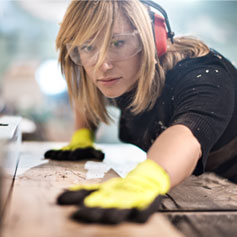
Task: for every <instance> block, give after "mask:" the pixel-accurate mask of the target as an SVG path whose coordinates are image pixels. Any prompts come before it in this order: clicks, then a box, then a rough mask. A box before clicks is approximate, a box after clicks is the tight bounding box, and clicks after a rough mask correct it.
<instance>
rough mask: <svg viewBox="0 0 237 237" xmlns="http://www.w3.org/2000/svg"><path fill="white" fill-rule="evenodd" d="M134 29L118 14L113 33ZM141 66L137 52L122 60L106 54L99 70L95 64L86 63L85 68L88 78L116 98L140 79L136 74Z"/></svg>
mask: <svg viewBox="0 0 237 237" xmlns="http://www.w3.org/2000/svg"><path fill="white" fill-rule="evenodd" d="M133 31H134V29H133V28H132V26H131V25H130V24H129V22H128V21H127V19H126V18H125V17H124V16H123V15H122V14H118V17H117V18H116V20H115V23H114V28H113V35H120V34H126V33H132V32H133ZM98 40H100V39H98ZM101 40H103V36H101ZM139 66H140V54H139V53H137V54H136V55H134V56H132V57H129V58H125V59H123V60H122V61H120V60H119V61H116V60H111V59H110V57H107V55H106V57H105V60H104V61H103V63H102V64H101V66H100V67H99V68H98V70H95V69H94V68H95V65H92V66H91V65H90V66H88V65H85V66H84V69H85V71H86V74H87V78H88V79H89V80H92V81H93V83H94V85H95V86H96V87H97V88H98V89H99V90H100V91H101V92H102V93H103V94H104V96H106V97H109V98H116V97H119V96H121V95H123V94H124V93H125V92H128V91H130V90H131V89H132V88H133V87H134V85H135V83H136V81H137V80H138V78H137V76H136V74H137V72H138V70H139Z"/></svg>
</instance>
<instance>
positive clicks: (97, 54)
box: [65, 29, 143, 66]
mask: <svg viewBox="0 0 237 237" xmlns="http://www.w3.org/2000/svg"><path fill="white" fill-rule="evenodd" d="M130 35H132V36H135V35H139V32H138V30H136V29H135V30H133V32H127V33H121V34H114V35H113V37H116V36H130ZM113 37H112V39H113ZM112 39H111V40H112ZM138 41H139V47H138V49H137V50H136V52H134V53H133V54H132V55H130V56H129V57H127V58H126V59H129V58H131V57H133V56H135V55H137V54H138V53H140V52H141V51H142V49H143V46H142V43H141V39H140V37H139V36H138ZM86 42H87V41H86ZM82 45H83V44H82ZM82 45H75V46H73V44H71V43H66V45H65V46H66V49H67V52H68V54H67V55H68V56H69V57H70V59H71V60H72V62H73V63H75V64H76V65H78V66H85V65H90V66H92V65H95V64H96V62H97V60H98V56H99V50H97V51H96V53H95V55H94V57H96V60H95V63H93V64H83V63H81V62H80V61H79V60H80V57H78V58H79V59H78V60H76V59H75V57H73V56H72V52H73V51H74V50H75V48H78V47H82ZM77 50H78V49H77ZM108 53H109V52H107V54H108ZM78 55H79V56H80V53H79V52H78ZM110 60H111V62H119V61H123V60H124V59H116V60H115V59H113V60H112V59H110Z"/></svg>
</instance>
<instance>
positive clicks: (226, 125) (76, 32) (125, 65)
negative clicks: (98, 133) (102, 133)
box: [46, 0, 237, 223]
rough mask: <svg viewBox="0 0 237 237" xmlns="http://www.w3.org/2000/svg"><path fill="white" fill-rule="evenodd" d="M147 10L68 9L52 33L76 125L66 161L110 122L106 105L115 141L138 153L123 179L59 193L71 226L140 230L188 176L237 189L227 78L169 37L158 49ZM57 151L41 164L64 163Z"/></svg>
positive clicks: (222, 63)
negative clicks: (114, 117)
mask: <svg viewBox="0 0 237 237" xmlns="http://www.w3.org/2000/svg"><path fill="white" fill-rule="evenodd" d="M151 4H153V5H152V6H154V3H152V2H151V1H142V2H141V1H139V0H129V1H115V0H101V1H73V2H72V3H71V4H70V6H69V8H68V10H67V12H66V14H65V17H64V19H63V22H62V24H61V27H60V31H59V33H58V36H57V40H56V44H57V49H58V50H59V52H60V56H59V61H60V63H61V67H62V71H63V73H64V74H65V77H66V80H67V84H68V92H69V95H70V98H71V103H72V106H73V108H74V111H75V121H76V132H75V133H74V135H73V137H72V141H71V143H70V144H69V145H68V146H67V147H64V148H63V149H62V150H63V151H65V152H67V154H69V153H70V152H71V151H73V152H74V153H73V152H71V153H73V154H74V158H73V159H75V154H79V153H75V152H78V151H82V150H83V148H88V147H90V149H92V150H93V131H94V130H95V128H96V126H97V125H98V123H99V122H100V121H103V122H105V123H108V122H109V115H108V113H107V111H106V105H108V104H113V105H115V106H117V107H118V108H119V109H120V110H121V118H120V139H121V140H122V141H124V142H128V143H132V144H135V145H137V146H139V147H140V148H142V149H143V150H145V151H146V152H147V160H146V161H144V162H142V163H140V164H139V165H138V166H137V167H136V168H135V169H134V170H133V171H132V172H130V173H129V174H128V175H127V177H126V178H125V179H121V178H117V179H112V180H110V181H108V182H106V183H104V184H99V185H92V186H80V185H79V186H78V187H74V188H72V189H70V190H69V191H66V192H65V193H63V194H62V195H61V196H60V197H59V199H58V202H59V203H60V204H79V203H80V204H81V205H82V207H81V208H80V210H79V211H78V212H76V213H75V215H74V217H75V218H76V219H80V220H87V221H92V222H110V223H118V222H121V221H123V220H134V221H145V220H146V219H147V218H148V217H149V216H150V215H151V214H152V213H153V212H155V211H156V210H157V203H158V202H159V200H160V195H162V194H165V193H166V192H168V190H169V189H170V188H172V187H174V186H175V185H177V184H179V183H180V182H182V181H183V180H184V179H185V178H187V177H188V176H190V175H191V174H195V175H199V174H202V173H203V172H205V171H214V172H216V173H217V174H220V175H223V176H224V177H228V178H229V179H230V180H232V181H235V182H236V180H237V174H236V171H235V170H236V153H237V151H236V143H237V139H236V134H237V124H236V116H237V103H236V98H237V96H236V91H237V90H236V88H237V72H236V69H235V68H234V67H233V66H232V65H231V64H230V63H229V62H228V61H227V60H226V59H225V58H224V57H223V56H221V55H220V54H219V53H217V52H215V51H212V50H210V49H209V48H208V47H207V46H206V45H205V44H204V43H203V42H201V41H198V40H196V39H193V38H188V37H179V38H178V37H177V38H174V39H173V38H172V37H173V35H172V34H171V32H169V34H168V36H169V37H170V39H165V45H164V47H163V46H162V48H160V45H163V43H164V42H163V38H164V33H162V30H161V31H159V30H158V31H156V30H157V28H156V24H160V25H159V26H162V24H164V22H162V23H157V22H158V21H159V20H160V21H162V20H161V19H160V18H159V17H157V16H156V17H155V18H154V19H155V20H154V22H153V24H152V23H151V18H150V16H151V15H153V17H154V14H153V13H152V12H151V11H150V8H149V5H151ZM157 19H158V21H157ZM154 24H155V26H153V25H154ZM166 25H167V26H169V25H168V22H167V21H166ZM153 27H154V29H153ZM161 28H162V27H161ZM153 31H154V34H155V41H156V42H155V41H154V36H153ZM157 32H158V33H157ZM159 33H160V34H159ZM165 35H166V33H165ZM172 41H173V42H172ZM166 44H167V45H166ZM226 151H228V152H226ZM60 152H61V151H60ZM60 152H59V151H57V152H54V151H53V152H52V151H50V152H48V153H46V157H51V158H52V159H58V158H59V157H60V159H62V158H63V157H64V158H65V156H64V155H65V154H66V153H65V152H61V153H60ZM59 153H60V154H61V156H60V155H58V154H59ZM62 154H64V155H62Z"/></svg>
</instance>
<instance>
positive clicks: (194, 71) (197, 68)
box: [166, 50, 237, 85]
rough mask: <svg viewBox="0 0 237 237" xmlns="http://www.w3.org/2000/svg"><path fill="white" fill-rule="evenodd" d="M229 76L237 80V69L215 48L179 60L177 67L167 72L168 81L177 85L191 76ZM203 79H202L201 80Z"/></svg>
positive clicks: (212, 77)
mask: <svg viewBox="0 0 237 237" xmlns="http://www.w3.org/2000/svg"><path fill="white" fill-rule="evenodd" d="M217 77H218V78H220V77H223V78H228V80H232V81H235V82H234V83H235V84H236V82H237V70H236V68H235V67H234V66H233V65H232V64H231V63H230V61H229V60H228V59H226V58H225V57H224V56H222V55H221V54H220V53H218V52H217V51H215V50H210V52H209V53H208V54H206V55H205V56H201V57H196V58H186V59H183V60H181V61H179V62H178V63H177V64H176V65H175V67H174V68H173V69H171V70H169V71H168V72H167V74H166V83H167V84H173V85H177V84H180V83H182V82H185V81H186V80H190V78H192V79H194V78H198V79H204V78H205V80H215V79H216V78H217ZM200 81H201V80H200Z"/></svg>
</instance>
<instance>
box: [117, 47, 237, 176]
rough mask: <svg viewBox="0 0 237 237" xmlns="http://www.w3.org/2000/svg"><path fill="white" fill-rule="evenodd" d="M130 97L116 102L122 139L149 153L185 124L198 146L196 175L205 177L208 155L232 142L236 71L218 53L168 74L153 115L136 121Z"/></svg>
mask: <svg viewBox="0 0 237 237" xmlns="http://www.w3.org/2000/svg"><path fill="white" fill-rule="evenodd" d="M133 93H134V92H133V91H131V92H129V93H126V94H124V95H122V96H121V97H118V98H117V99H116V104H117V106H118V107H119V108H120V109H121V117H120V129H119V137H120V139H121V140H122V141H123V142H127V143H132V144H134V145H137V146H138V147H140V148H141V149H143V150H144V151H147V150H148V149H149V148H150V146H151V145H152V143H153V142H154V140H155V139H156V138H157V137H158V136H159V135H160V134H161V133H162V132H163V131H164V130H165V129H166V128H167V127H170V126H172V125H174V124H183V125H185V126H187V127H188V128H190V129H191V131H192V133H193V134H194V136H195V137H196V138H197V139H198V141H199V143H200V144H201V149H202V158H201V159H200V160H199V162H198V165H197V167H196V168H195V171H194V174H196V175H199V174H201V173H203V172H204V171H205V166H206V162H207V158H208V155H209V153H210V152H213V151H217V150H218V149H221V148H222V147H224V146H225V145H226V144H228V143H229V142H230V141H232V140H234V139H236V136H237V71H236V68H234V66H232V65H231V63H230V62H229V61H228V60H226V59H225V58H224V57H223V56H221V55H220V54H219V53H217V52H216V51H211V52H210V53H209V54H208V55H206V56H203V57H198V58H187V59H184V60H182V61H180V62H179V63H178V64H177V65H176V66H175V67H174V68H173V69H172V70H170V71H168V72H167V74H166V82H165V86H164V88H163V91H162V94H161V96H160V97H159V98H158V99H157V101H156V103H155V105H154V107H153V108H152V109H151V110H149V111H145V112H143V113H141V114H139V115H136V116H134V115H133V114H132V113H131V111H130V110H129V109H127V106H128V105H129V103H130V102H131V99H132V96H133ZM236 149H237V148H236ZM235 160H236V159H235Z"/></svg>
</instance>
